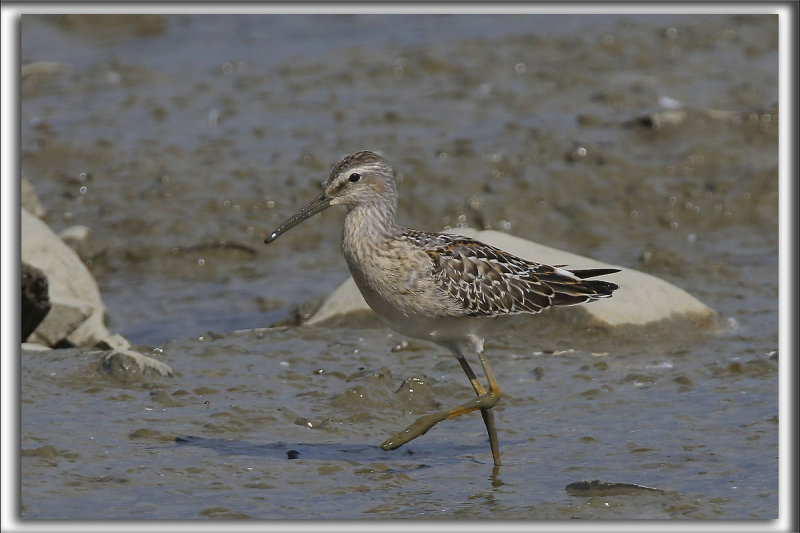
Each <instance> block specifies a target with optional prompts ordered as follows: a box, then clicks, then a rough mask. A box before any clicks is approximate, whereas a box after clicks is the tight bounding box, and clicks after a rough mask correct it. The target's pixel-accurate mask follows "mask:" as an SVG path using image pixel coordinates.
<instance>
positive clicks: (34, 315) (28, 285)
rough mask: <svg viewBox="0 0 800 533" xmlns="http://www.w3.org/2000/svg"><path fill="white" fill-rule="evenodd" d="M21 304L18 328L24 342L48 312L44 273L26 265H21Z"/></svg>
mask: <svg viewBox="0 0 800 533" xmlns="http://www.w3.org/2000/svg"><path fill="white" fill-rule="evenodd" d="M20 292H21V296H22V304H21V307H20V326H21V330H22V336H21V337H20V338H21V339H22V340H23V341H25V340H26V339H27V338H28V336H30V334H31V333H33V331H34V330H35V329H36V327H37V326H38V325H39V324H40V323H41V322H42V320H44V317H46V316H47V313H48V312H50V307H51V306H50V297H49V295H48V289H47V278H46V277H45V275H44V273H43V272H42V271H41V270H39V269H38V268H36V267H33V266H31V265H29V264H28V263H22V288H21V291H20Z"/></svg>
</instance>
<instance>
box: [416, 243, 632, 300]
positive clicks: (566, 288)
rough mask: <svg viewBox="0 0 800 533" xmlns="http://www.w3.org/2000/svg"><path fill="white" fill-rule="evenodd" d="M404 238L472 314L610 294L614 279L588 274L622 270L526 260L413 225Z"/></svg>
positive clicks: (439, 282)
mask: <svg viewBox="0 0 800 533" xmlns="http://www.w3.org/2000/svg"><path fill="white" fill-rule="evenodd" d="M406 238H407V239H408V240H409V241H410V242H411V243H413V244H415V245H417V246H420V247H421V248H422V249H423V250H424V251H425V253H427V254H428V256H429V257H430V258H431V262H432V272H431V273H432V275H433V277H434V279H435V280H436V282H437V283H438V284H439V286H440V287H441V288H442V289H444V291H445V292H446V293H447V294H449V295H450V296H452V297H453V298H455V299H456V300H458V301H460V302H461V303H462V305H463V306H464V309H465V310H466V311H467V312H468V313H469V314H472V315H484V316H492V315H499V314H513V313H538V312H540V311H541V310H542V309H545V308H547V307H550V306H551V305H574V304H578V303H582V302H586V301H591V300H595V299H597V298H603V297H607V296H611V293H612V292H613V291H614V290H616V289H617V288H618V287H617V285H615V284H614V283H611V282H607V281H599V280H590V281H586V280H585V278H588V277H594V276H599V275H604V274H611V273H613V272H618V270H615V269H586V270H576V271H574V272H571V271H568V270H566V269H563V268H558V267H552V266H549V265H543V264H540V263H534V262H532V261H526V260H524V259H521V258H519V257H516V256H514V255H511V254H509V253H506V252H504V251H502V250H500V249H498V248H495V247H493V246H489V245H486V244H483V243H481V242H478V241H475V240H473V239H469V238H465V237H459V236H455V235H452V236H451V235H443V234H438V233H425V232H418V231H410V232H408V233H406Z"/></svg>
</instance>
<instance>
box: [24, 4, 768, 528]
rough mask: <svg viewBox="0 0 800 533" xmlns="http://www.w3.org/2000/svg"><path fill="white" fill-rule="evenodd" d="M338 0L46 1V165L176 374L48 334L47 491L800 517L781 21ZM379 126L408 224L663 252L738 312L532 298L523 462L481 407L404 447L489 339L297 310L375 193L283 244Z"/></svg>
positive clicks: (626, 252) (42, 356)
mask: <svg viewBox="0 0 800 533" xmlns="http://www.w3.org/2000/svg"><path fill="white" fill-rule="evenodd" d="M326 22H327V24H325V25H322V26H320V25H319V21H318V20H313V19H303V18H293V17H221V18H217V19H213V18H208V17H196V16H174V17H172V16H168V17H163V18H161V19H158V18H157V19H153V20H150V21H143V20H141V19H136V18H134V19H130V20H127V21H126V20H125V19H124V18H123V19H113V20H109V19H105V20H102V19H91V17H89V18H84V19H82V18H64V17H30V18H25V17H24V18H23V21H22V25H21V28H22V49H21V53H22V62H23V65H25V64H31V65H33V64H35V63H37V62H39V65H38V66H37V67H36V68H34V67H29V68H28V71H27V72H26V73H25V75H24V76H23V79H22V81H21V83H22V85H21V99H22V109H21V119H22V139H21V149H22V155H21V166H22V168H23V170H24V171H25V173H26V175H27V177H28V178H29V179H30V181H31V183H32V184H33V186H34V187H35V188H36V190H37V192H38V194H39V196H40V197H41V200H42V204H43V205H44V207H45V211H46V212H45V214H44V216H43V218H44V220H45V221H46V222H47V223H48V224H49V225H50V226H51V227H53V228H54V229H55V230H62V229H65V228H68V227H69V226H72V225H75V224H82V225H86V226H87V227H89V228H90V229H91V241H90V244H91V246H89V247H88V248H86V249H85V250H83V251H82V253H83V254H84V255H82V258H83V259H84V262H85V263H86V264H87V266H89V269H90V270H91V272H92V274H93V275H94V276H95V278H96V279H97V281H98V284H99V286H100V290H101V293H102V296H103V300H104V302H105V303H106V305H107V307H108V314H109V318H110V322H109V328H110V329H112V330H113V331H119V332H120V333H122V334H123V335H125V336H126V337H127V338H128V339H129V340H130V341H131V342H133V343H134V345H136V347H137V349H139V350H141V351H142V352H143V353H146V354H148V355H150V356H152V357H154V358H156V359H159V360H162V361H164V362H166V363H168V364H169V365H170V367H171V368H172V369H173V370H174V376H173V377H158V376H147V375H145V376H141V375H137V376H135V377H131V376H130V375H128V374H126V372H125V371H124V369H120V368H114V369H109V368H107V367H103V366H102V365H101V364H100V360H101V357H102V356H101V354H99V353H98V352H96V351H92V350H84V349H67V350H52V351H45V352H39V351H36V352H32V351H23V352H22V354H21V371H22V373H21V380H20V385H21V387H20V395H21V448H22V457H21V459H20V461H21V501H20V504H21V514H22V517H23V518H30V519H52V518H129V519H138V518H254V519H269V518H292V519H304V518H312V519H313V518H344V519H357V518H377V519H382V518H441V519H459V518H479V519H483V518H491V519H499V518H512V519H569V518H603V519H609V518H615V519H628V518H680V519H716V518H719V519H732V518H743V519H768V518H774V517H776V516H777V498H778V484H777V483H778V462H777V457H778V445H777V444H778V423H779V419H778V408H777V406H778V398H777V390H778V387H777V380H778V367H779V363H780V360H779V354H778V294H779V291H778V210H777V205H778V172H777V139H778V134H777V131H778V123H779V120H778V111H779V110H778V107H777V19H776V18H775V17H769V16H750V17H744V16H729V15H725V16H722V15H720V16H703V17H698V16H688V17H680V16H672V17H658V18H648V17H624V16H615V17H589V18H581V19H578V18H570V17H566V18H563V17H562V18H550V19H543V18H541V17H531V18H524V17H511V18H496V19H495V18H487V19H485V20H482V21H480V22H477V21H476V19H475V18H470V17H466V18H458V17H456V18H448V17H444V18H442V17H419V18H417V17H399V18H394V19H385V18H382V17H334V18H331V19H326ZM312 28H322V30H320V31H321V32H322V34H321V35H318V36H316V37H311V35H313V34H314V32H313V31H311V29H312ZM357 30H358V31H357ZM354 34H357V35H360V36H361V39H360V40H354V39H352V38H347V39H344V38H343V37H342V36H345V35H347V36H352V35H354ZM303 36H304V37H306V38H305V39H300V38H299V37H303ZM273 39H275V40H278V41H280V42H283V43H287V42H291V43H295V44H292V46H289V47H282V48H275V47H273V48H269V46H271V45H272V44H274V43H273V42H272V40H273ZM98 43H100V44H102V45H103V46H98ZM267 50H275V51H274V52H268V51H267ZM42 62H48V63H47V64H44V63H42ZM362 148H369V149H376V150H381V151H382V152H383V154H384V155H385V156H386V157H387V158H389V159H390V160H391V162H392V164H393V165H394V166H395V167H396V168H397V169H398V171H399V172H400V173H401V175H399V176H398V178H399V179H398V181H399V185H398V186H399V189H400V198H401V200H400V208H399V214H400V218H401V220H400V221H401V222H402V223H406V224H408V225H409V226H413V227H418V228H421V229H427V230H441V229H443V228H444V227H447V226H456V225H459V224H466V225H470V226H473V227H476V228H478V229H497V230H500V231H506V232H509V233H512V234H514V235H518V236H522V237H525V238H528V239H531V240H535V241H538V242H542V243H544V244H546V245H549V246H553V247H557V248H563V249H567V250H570V251H573V252H576V253H580V254H582V255H586V256H590V257H596V258H598V259H601V260H603V261H606V262H609V263H614V264H619V265H623V266H626V267H629V268H635V269H639V270H642V271H645V272H648V273H651V274H654V275H657V276H659V277H661V278H663V279H666V280H667V281H670V282H671V283H674V284H676V285H678V286H680V287H682V288H683V289H685V290H687V291H689V292H690V293H691V294H693V295H694V296H696V297H698V298H700V299H701V300H702V301H703V302H704V303H705V304H707V305H709V306H710V307H712V308H713V309H715V310H717V311H718V312H719V313H720V315H721V316H722V317H723V318H724V319H725V320H728V325H729V326H730V327H727V328H720V329H718V330H714V331H708V330H703V329H692V327H690V326H689V325H687V324H685V323H680V322H666V323H664V324H661V325H659V326H658V327H654V328H652V329H648V330H641V329H633V328H632V329H625V328H621V329H614V330H603V329H598V328H593V327H591V326H590V325H587V324H583V323H574V322H570V321H569V320H567V319H564V317H563V316H562V315H559V314H558V313H553V314H552V316H550V315H541V316H536V317H532V318H531V320H530V321H527V322H521V323H515V324H514V325H513V326H512V327H509V328H508V329H507V330H505V331H503V332H502V333H501V334H500V335H498V336H497V337H496V338H494V339H489V340H488V341H487V356H488V357H489V359H490V361H491V362H492V365H493V368H494V370H495V372H496V374H497V378H498V380H499V382H500V384H501V386H502V387H503V392H504V397H503V399H502V400H501V402H500V404H498V406H497V407H495V409H494V411H495V416H496V421H497V427H498V433H499V437H500V446H501V454H502V458H503V463H504V464H503V465H502V466H501V467H500V468H499V469H495V468H494V467H493V465H492V464H491V457H490V454H489V451H488V445H487V443H486V441H485V431H484V428H483V425H482V422H481V420H480V417H479V416H477V415H475V416H464V417H459V418H458V419H454V420H450V421H447V422H443V423H442V424H439V425H438V426H437V427H435V428H433V429H432V430H431V431H429V432H428V433H427V434H426V435H424V436H422V437H420V438H419V439H417V440H415V441H413V442H411V443H409V444H407V445H406V446H404V447H402V448H400V449H398V450H396V451H394V452H384V451H382V450H381V449H380V448H379V444H380V443H381V442H382V441H383V440H384V439H385V438H386V437H388V436H389V435H391V434H393V433H394V432H396V431H397V430H399V429H402V428H403V427H405V426H406V425H407V424H408V423H410V422H411V421H413V420H414V419H415V418H416V417H417V416H418V415H419V414H422V413H425V412H429V411H431V410H434V409H439V408H446V407H449V406H453V405H455V404H457V403H459V402H461V401H464V400H466V399H468V398H469V396H470V395H471V394H472V393H471V390H470V387H469V384H468V383H467V382H466V380H465V379H464V376H463V373H462V372H461V369H460V368H459V366H458V364H457V362H456V361H455V360H454V359H453V358H452V356H451V355H449V354H447V353H445V352H444V351H442V350H441V349H438V348H437V347H435V346H433V345H429V344H425V343H422V342H420V341H413V340H409V339H406V338H404V337H401V336H400V335H397V334H393V333H391V331H390V330H388V329H386V328H384V327H383V326H381V325H379V324H377V323H376V322H374V321H373V320H371V319H369V317H363V316H362V317H356V318H354V319H352V320H348V321H343V322H342V323H339V324H328V325H315V326H289V325H287V324H293V323H297V322H300V321H302V319H303V318H306V317H308V316H309V315H310V314H311V313H312V312H313V310H314V309H315V308H316V307H317V306H318V305H319V303H320V302H321V301H322V299H323V298H325V297H326V296H327V295H328V294H329V293H330V292H331V291H332V290H333V289H334V288H335V287H336V286H337V285H338V284H339V283H340V282H341V281H342V280H343V279H345V278H346V276H347V272H346V266H345V264H344V261H343V259H342V258H341V253H340V251H339V248H338V246H339V238H340V232H341V226H340V225H341V217H342V213H336V212H328V213H325V214H324V215H323V216H322V217H321V219H320V218H318V219H316V220H309V221H307V222H306V223H304V225H303V227H302V228H296V229H295V230H294V231H293V234H291V235H287V236H286V237H285V240H283V242H276V243H275V244H274V245H271V246H270V247H269V248H267V247H265V246H264V245H263V243H262V240H263V237H264V232H265V231H267V230H269V229H271V228H272V227H273V226H274V225H275V222H276V221H279V220H282V219H283V218H285V216H287V215H289V214H291V212H293V211H294V210H295V209H296V208H297V207H299V206H300V205H302V203H303V202H304V201H305V200H307V199H308V198H311V197H312V196H313V195H315V194H316V192H317V191H318V185H319V182H321V181H322V179H324V177H325V176H326V174H327V171H328V170H329V168H330V166H331V165H332V164H333V163H334V162H335V161H336V160H338V158H339V157H340V156H341V155H342V154H343V153H347V152H352V151H354V150H357V149H362ZM23 239H24V235H23ZM576 266H579V265H576ZM275 323H281V324H284V325H283V326H280V327H275V328H267V326H270V325H272V324H275ZM249 328H255V329H252V330H251V331H246V332H241V333H236V332H235V330H245V329H249Z"/></svg>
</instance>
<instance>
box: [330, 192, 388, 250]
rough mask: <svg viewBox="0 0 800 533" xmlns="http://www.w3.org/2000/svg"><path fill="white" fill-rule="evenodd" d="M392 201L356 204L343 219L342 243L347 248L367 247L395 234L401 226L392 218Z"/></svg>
mask: <svg viewBox="0 0 800 533" xmlns="http://www.w3.org/2000/svg"><path fill="white" fill-rule="evenodd" d="M395 209H396V206H395V204H393V203H386V204H382V203H378V202H376V203H372V204H366V205H358V206H356V207H353V208H352V209H350V210H349V211H348V212H347V216H346V217H345V219H344V231H343V235H342V244H343V246H344V247H345V249H347V248H354V247H358V248H362V249H364V248H367V247H369V246H373V245H378V244H379V243H381V242H383V241H385V240H386V239H387V238H391V237H393V236H395V235H397V234H398V233H399V232H400V231H401V228H400V227H399V226H398V225H397V223H396V222H395V220H394V214H395Z"/></svg>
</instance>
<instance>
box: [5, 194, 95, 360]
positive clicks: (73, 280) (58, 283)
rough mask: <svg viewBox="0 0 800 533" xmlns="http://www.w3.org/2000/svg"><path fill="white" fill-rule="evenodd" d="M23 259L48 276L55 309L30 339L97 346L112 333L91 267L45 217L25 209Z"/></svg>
mask: <svg viewBox="0 0 800 533" xmlns="http://www.w3.org/2000/svg"><path fill="white" fill-rule="evenodd" d="M21 222H22V224H21V230H22V239H21V250H20V252H21V256H22V260H23V261H25V262H27V263H28V264H30V265H33V266H35V267H36V268H38V269H40V270H41V271H42V272H44V274H45V275H46V276H47V282H48V286H49V293H50V302H51V304H52V308H51V310H50V312H49V313H48V314H47V316H46V317H45V319H44V321H43V322H42V323H41V324H39V327H38V328H36V331H34V332H33V333H32V334H31V336H30V337H29V338H28V341H29V342H36V343H39V344H46V345H50V346H52V345H54V344H56V343H58V342H60V341H61V340H64V339H66V340H67V341H69V342H70V343H72V344H74V345H75V346H93V345H95V344H96V343H97V342H99V341H101V340H102V339H104V338H106V337H108V336H109V334H110V333H109V331H108V329H106V327H105V325H104V318H105V313H106V307H105V305H104V304H103V301H102V299H101V298H100V291H99V289H98V288H97V283H96V282H95V280H94V278H93V277H92V274H91V273H90V272H89V269H87V268H86V265H84V264H83V262H82V261H81V260H80V258H79V257H78V256H77V255H76V254H75V252H74V251H73V250H72V249H71V248H70V247H69V246H67V245H66V244H64V242H63V241H62V240H61V239H60V238H59V237H58V236H57V235H56V234H55V233H53V231H52V230H51V229H50V228H49V227H48V226H47V224H45V223H44V222H42V221H41V220H39V219H38V218H36V217H35V216H33V215H32V214H30V213H29V212H28V211H27V210H25V209H22V210H21Z"/></svg>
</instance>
